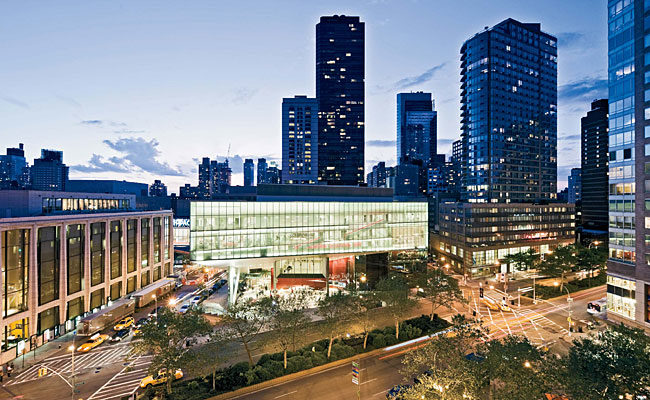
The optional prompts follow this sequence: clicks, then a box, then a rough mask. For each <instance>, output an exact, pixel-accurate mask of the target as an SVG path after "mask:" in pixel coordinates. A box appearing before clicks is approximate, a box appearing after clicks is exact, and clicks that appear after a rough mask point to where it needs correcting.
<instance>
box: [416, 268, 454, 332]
mask: <svg viewBox="0 0 650 400" xmlns="http://www.w3.org/2000/svg"><path fill="white" fill-rule="evenodd" d="M413 284H415V285H416V287H417V288H418V289H419V290H420V292H421V293H422V294H424V297H425V298H426V299H427V300H429V302H430V303H431V315H430V317H431V320H432V321H433V315H434V312H435V311H436V310H437V309H438V308H440V307H445V308H447V309H451V307H452V304H453V303H454V302H459V303H466V300H465V298H464V297H463V291H462V290H460V288H459V286H458V280H456V279H455V278H454V277H452V276H450V275H447V274H446V273H445V272H444V271H443V270H441V269H430V270H428V271H425V272H423V273H420V274H417V275H416V276H415V278H414V279H413Z"/></svg>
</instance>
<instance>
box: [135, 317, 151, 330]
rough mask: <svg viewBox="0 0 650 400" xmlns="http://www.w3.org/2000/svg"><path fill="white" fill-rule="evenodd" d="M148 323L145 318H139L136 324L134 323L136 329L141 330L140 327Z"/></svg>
mask: <svg viewBox="0 0 650 400" xmlns="http://www.w3.org/2000/svg"><path fill="white" fill-rule="evenodd" d="M148 321H149V319H147V318H140V319H139V320H138V322H136V323H135V327H136V328H142V325H144V324H146V323H147V322H148Z"/></svg>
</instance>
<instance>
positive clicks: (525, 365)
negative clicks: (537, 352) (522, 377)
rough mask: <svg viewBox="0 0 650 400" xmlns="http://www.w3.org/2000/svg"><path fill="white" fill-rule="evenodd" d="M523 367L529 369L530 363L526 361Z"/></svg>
mask: <svg viewBox="0 0 650 400" xmlns="http://www.w3.org/2000/svg"><path fill="white" fill-rule="evenodd" d="M524 367H526V368H530V367H531V365H530V361H528V360H526V362H525V363H524Z"/></svg>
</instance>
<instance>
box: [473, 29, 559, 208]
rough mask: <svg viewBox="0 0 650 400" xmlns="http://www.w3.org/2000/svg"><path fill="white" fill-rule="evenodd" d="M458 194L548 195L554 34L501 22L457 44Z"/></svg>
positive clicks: (551, 192)
mask: <svg viewBox="0 0 650 400" xmlns="http://www.w3.org/2000/svg"><path fill="white" fill-rule="evenodd" d="M461 125H462V126H461V131H462V133H461V139H462V141H463V145H462V149H463V169H464V170H463V174H462V176H463V192H462V199H463V200H466V201H469V202H472V203H482V202H490V203H493V202H497V203H527V202H534V201H541V200H553V199H555V198H556V191H557V189H556V186H557V183H556V180H557V39H556V38H555V37H554V36H552V35H550V34H548V33H545V32H543V31H542V30H541V25H540V24H538V23H522V22H519V21H516V20H514V19H510V18H509V19H507V20H505V21H503V22H500V23H499V24H497V25H495V26H494V27H492V28H490V29H486V30H484V31H482V32H480V33H477V34H476V35H474V36H473V37H472V38H470V39H468V40H467V41H466V42H465V43H464V44H463V46H462V48H461Z"/></svg>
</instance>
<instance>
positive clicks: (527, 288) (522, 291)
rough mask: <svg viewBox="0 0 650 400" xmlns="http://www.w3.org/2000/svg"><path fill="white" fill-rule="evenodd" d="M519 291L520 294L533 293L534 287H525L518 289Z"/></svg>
mask: <svg viewBox="0 0 650 400" xmlns="http://www.w3.org/2000/svg"><path fill="white" fill-rule="evenodd" d="M517 291H518V292H519V293H527V292H532V291H533V287H532V286H528V287H525V288H519V289H517Z"/></svg>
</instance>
